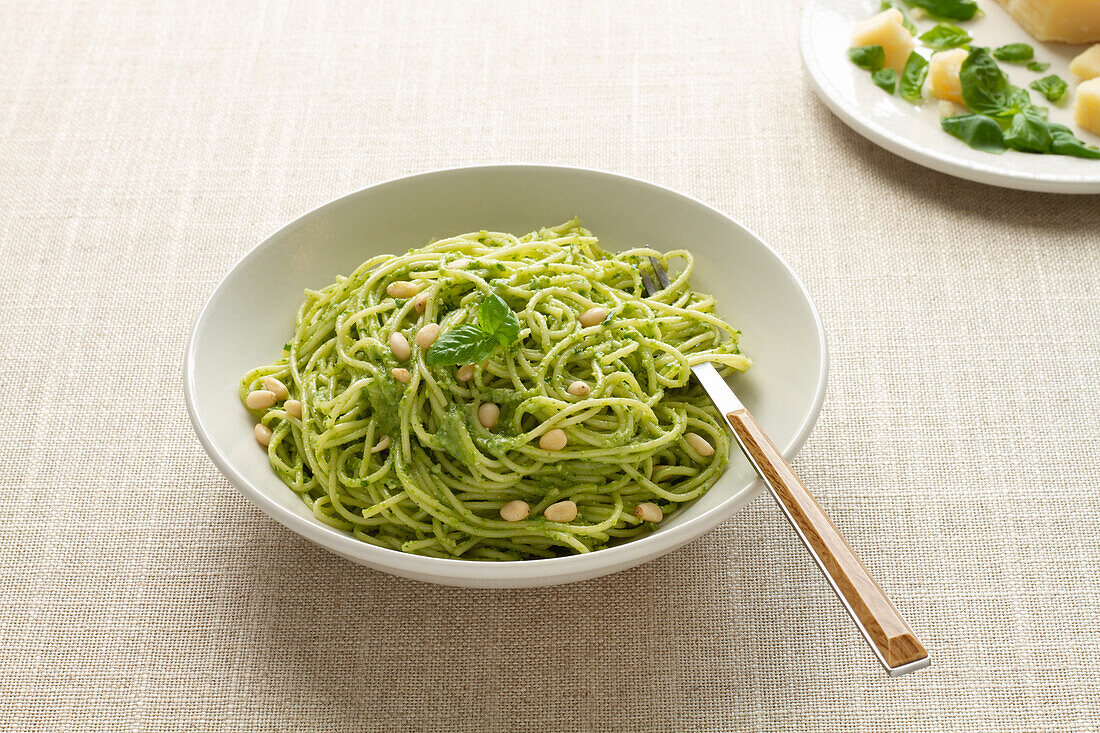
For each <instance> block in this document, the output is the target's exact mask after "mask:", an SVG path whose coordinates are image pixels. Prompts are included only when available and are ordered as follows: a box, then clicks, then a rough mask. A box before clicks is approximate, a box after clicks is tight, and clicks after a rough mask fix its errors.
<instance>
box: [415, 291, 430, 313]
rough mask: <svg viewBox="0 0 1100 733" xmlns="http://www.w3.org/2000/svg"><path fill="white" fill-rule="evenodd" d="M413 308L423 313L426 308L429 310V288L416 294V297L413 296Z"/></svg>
mask: <svg viewBox="0 0 1100 733" xmlns="http://www.w3.org/2000/svg"><path fill="white" fill-rule="evenodd" d="M413 308H415V309H416V312H417V313H423V312H424V311H425V310H427V308H428V291H427V290H425V291H424V292H423V293H417V294H416V297H415V298H413Z"/></svg>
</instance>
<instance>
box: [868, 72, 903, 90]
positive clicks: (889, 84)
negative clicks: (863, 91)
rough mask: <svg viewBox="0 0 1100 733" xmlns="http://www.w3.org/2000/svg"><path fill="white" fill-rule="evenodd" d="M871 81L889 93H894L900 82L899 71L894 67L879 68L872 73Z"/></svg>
mask: <svg viewBox="0 0 1100 733" xmlns="http://www.w3.org/2000/svg"><path fill="white" fill-rule="evenodd" d="M871 81H873V82H874V83H875V84H876V85H878V87H879V88H880V89H882V91H884V92H886V93H887V94H893V93H894V89H895V88H896V87H897V84H898V72H896V71H894V70H893V69H879V70H878V71H876V72H875V73H873V74H871Z"/></svg>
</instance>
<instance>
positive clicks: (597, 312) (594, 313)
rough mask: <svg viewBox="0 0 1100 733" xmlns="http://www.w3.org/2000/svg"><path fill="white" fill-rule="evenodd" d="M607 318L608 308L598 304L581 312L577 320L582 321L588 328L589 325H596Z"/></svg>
mask: <svg viewBox="0 0 1100 733" xmlns="http://www.w3.org/2000/svg"><path fill="white" fill-rule="evenodd" d="M605 318H607V308H601V307H599V306H596V307H595V308H589V309H588V310H586V311H585V312H584V313H581V315H580V317H579V318H577V320H578V321H580V322H581V325H582V326H584V327H585V328H588V327H589V326H595V325H596V324H597V323H603V319H605Z"/></svg>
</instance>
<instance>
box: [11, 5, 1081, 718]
mask: <svg viewBox="0 0 1100 733" xmlns="http://www.w3.org/2000/svg"><path fill="white" fill-rule="evenodd" d="M799 10H800V8H799V5H798V3H796V2H779V3H771V2H768V3H762V2H717V1H715V2H686V1H678V0H670V1H669V2H648V1H646V2H639V3H615V2H610V1H608V0H586V1H581V0H571V1H570V2H539V1H536V0H530V1H527V2H519V1H506V0H483V1H481V2H452V3H442V2H439V3H431V2H416V1H411V2H410V1H400V2H397V1H395V2H382V3H379V2H372V3H360V2H350V1H349V2H314V3H307V2H303V3H296V4H291V3H276V2H271V3H264V2H246V3H220V2H206V1H196V2H186V3H185V2H170V3H146V2H139V1H138V0H130V1H127V2H92V1H91V0H58V1H56V2H34V3H20V2H2V3H0V354H2V357H0V386H2V395H3V403H4V409H3V410H2V411H0V416H2V417H0V421H2V424H3V429H2V430H0V456H3V463H4V470H3V471H2V472H0V729H2V730H5V731H89V730H110V731H157V730H188V731H190V730H233V731H284V730H285V731H299V730H325V731H344V730H347V731H352V730H354V731H399V730H401V731H434V730H440V731H442V730H448V731H527V730H532V731H534V730H538V731H677V732H680V731H726V730H743V731H786V730H822V731H869V730H899V731H939V730H952V731H996V732H1001V731H1009V730H1011V731H1025V730H1026V731H1088V730H1097V729H1098V726H1100V723H1098V722H1097V721H1098V713H1097V711H1098V710H1100V682H1098V681H1097V676H1096V673H1095V670H1094V667H1095V665H1096V660H1097V659H1098V658H1100V494H1098V492H1097V486H1098V483H1100V427H1098V425H1100V423H1098V420H1097V417H1098V415H1100V388H1098V387H1097V385H1098V384H1100V328H1098V326H1100V197H1097V196H1086V197H1069V196H1053V195H1041V194H1030V193H1021V192H1014V191H1007V190H1000V189H995V188H989V187H984V186H980V185H977V184H973V183H968V182H965V181H961V180H957V179H954V178H950V177H947V176H944V175H941V174H938V173H935V172H932V171H929V170H925V169H923V168H920V167H918V166H915V165H912V164H910V163H908V162H906V161H904V160H901V159H900V158H897V157H895V156H893V155H891V154H890V153H887V152H885V151H883V150H881V149H879V148H877V147H875V146H873V145H871V144H870V143H868V142H866V141H865V140H863V139H862V138H860V137H859V136H858V135H856V134H855V133H853V132H851V131H850V130H849V129H848V128H846V127H845V126H844V125H843V124H842V123H840V122H839V121H838V120H836V119H835V118H834V117H833V116H832V115H831V114H830V113H829V112H828V111H827V110H826V108H825V107H824V106H823V105H822V104H821V103H820V102H819V101H818V100H817V99H816V98H815V97H814V95H813V93H812V91H811V89H810V88H809V85H808V83H807V81H806V79H805V77H804V74H803V71H802V68H801V62H800V60H799V57H798V53H797V50H796V49H797V29H798V20H799ZM509 161H527V162H549V163H563V164H572V165H582V166H588V167H595V168H602V169H607V170H612V171H617V172H622V173H626V174H630V175H635V176H639V177H642V178H645V179H649V180H652V181H655V182H657V183H660V184H663V185H666V186H670V187H672V188H675V189H678V190H682V191H684V192H686V193H688V194H691V195H693V196H696V197H698V198H700V199H702V200H703V201H706V202H708V203H710V204H712V205H714V206H715V207H717V208H718V209H720V210H722V211H724V212H727V213H728V214H730V215H732V216H733V217H735V218H737V219H739V220H740V221H742V222H743V223H745V224H746V225H747V226H748V227H749V228H751V229H752V230H754V231H755V232H757V233H758V234H760V235H761V237H762V238H763V239H764V240H765V241H767V242H768V243H770V245H771V246H772V247H774V248H775V249H776V250H777V251H778V252H779V253H780V254H781V255H782V256H783V257H784V258H786V259H787V260H788V261H789V262H790V264H791V265H792V267H793V268H794V270H795V271H796V272H797V273H799V275H800V276H801V277H802V278H803V279H804V280H805V282H806V284H807V287H808V288H809V290H810V292H811V294H812V295H813V297H814V298H815V300H816V302H817V304H818V306H819V308H820V310H821V314H822V318H823V320H824V323H825V326H826V330H827V332H828V338H829V346H830V349H831V356H832V362H831V366H832V369H831V377H830V385H829V391H828V396H827V400H826V403H825V407H824V411H823V412H822V415H821V420H820V422H819V423H818V425H817V427H816V429H815V431H814V433H813V435H812V436H811V438H810V440H809V442H808V443H807V444H806V446H805V448H804V449H803V451H802V453H801V454H800V456H799V457H798V459H797V461H796V468H797V469H798V470H799V471H800V472H801V473H802V475H803V477H804V478H805V480H806V481H807V483H808V484H809V485H810V486H811V487H814V489H815V490H816V492H817V493H818V495H819V497H820V500H821V501H822V503H823V504H824V505H825V507H826V509H827V510H828V511H829V512H830V513H831V514H832V516H833V518H834V520H835V521H836V523H837V524H838V525H839V526H840V527H841V528H843V530H844V531H845V533H846V535H847V536H848V538H849V539H850V541H851V542H852V543H853V545H855V546H856V547H857V548H858V549H859V550H860V552H861V553H862V555H863V556H864V559H865V561H866V562H867V564H868V565H869V566H870V567H871V569H872V570H873V571H874V572H875V574H876V575H877V577H878V578H879V579H880V580H881V582H882V584H883V585H884V587H885V588H886V589H887V591H888V592H889V593H890V594H891V595H892V596H893V597H894V598H895V599H896V601H897V603H898V605H899V606H900V607H901V608H902V610H903V611H904V612H905V613H906V615H907V616H908V617H909V618H910V619H911V620H912V622H913V625H914V626H915V628H916V629H917V631H918V633H919V634H920V636H921V637H922V639H923V640H924V641H925V643H926V644H927V645H928V647H929V648H930V649H931V651H932V653H933V655H934V658H935V662H934V666H933V667H932V668H931V669H930V670H927V671H924V672H920V673H918V674H914V675H909V676H907V677H903V678H900V679H897V680H888V679H886V678H885V677H884V675H883V674H882V672H881V670H880V669H879V668H878V665H877V663H876V662H875V661H874V659H873V657H872V656H871V654H870V652H869V651H868V650H867V648H866V647H865V645H864V643H863V641H862V640H861V639H860V637H859V635H858V633H857V632H856V630H855V628H854V627H853V625H852V624H851V623H850V621H849V620H848V618H847V617H846V615H845V614H844V611H843V610H842V608H841V606H840V604H839V603H838V602H837V600H836V599H835V597H834V596H833V594H832V592H831V591H830V590H829V589H828V587H827V585H826V584H825V582H824V580H823V579H822V578H821V577H820V575H819V573H818V571H817V570H816V568H815V567H814V566H813V564H812V563H811V562H810V560H809V559H808V557H807V555H806V553H805V552H804V550H803V548H802V547H801V546H800V545H799V543H798V541H797V539H796V538H795V537H794V535H793V534H792V532H791V531H790V529H789V528H788V526H787V525H786V523H785V522H784V520H783V519H782V517H781V515H780V514H779V512H778V510H777V509H776V508H775V507H774V506H773V505H772V504H771V503H770V502H769V501H768V500H767V499H766V498H759V499H757V500H756V501H755V502H754V503H753V504H752V505H750V506H749V507H748V508H747V509H745V510H744V511H742V512H740V513H739V514H738V515H736V516H735V517H734V518H733V519H731V520H730V521H728V522H726V523H725V524H723V525H722V526H721V527H719V528H718V529H717V530H716V531H714V532H713V533H711V534H709V535H708V536H706V537H705V538H703V539H701V540H699V541H697V542H695V543H693V544H691V545H689V546H688V547H686V548H684V549H681V550H679V551H677V552H675V553H673V554H671V555H669V556H667V557H664V558H662V559H660V560H657V561H654V562H651V563H649V564H647V565H644V566H642V567H640V568H637V569H635V570H631V571H628V572H624V573H621V574H618V575H614V576H611V577H606V578H603V579H599V580H595V581H590V582H586V583H581V584H577V585H569V586H563V587H556V588H547V589H534V590H522V591H519V590H516V591H487V590H463V589H455V588H442V587H434V586H430V585H424V584H419V583H415V582H410V581H405V580H401V579H398V578H394V577H390V576H388V575H385V574H382V573H379V572H375V571H372V570H368V569H366V568H363V567H359V566H357V565H354V564H352V563H349V562H347V561H345V560H343V559H341V558H339V557H336V556H334V555H331V554H329V553H328V552H326V551H324V550H321V549H319V548H317V547H315V546H313V545H312V544H310V543H308V542H306V541H305V540H303V539H300V538H299V537H297V536H296V535H294V534H292V533H290V532H289V531H288V530H285V529H284V528H282V527H281V526H279V525H277V524H276V523H275V522H273V521H271V520H269V519H268V518H267V517H266V516H264V515H263V514H262V513H261V512H259V511H258V510H257V509H255V508H253V507H252V506H251V505H250V504H248V503H247V502H246V501H245V500H244V499H243V498H242V497H241V496H240V495H239V494H238V493H237V492H236V491H234V490H233V489H232V487H231V486H230V485H229V483H228V482H227V481H226V480H225V479H224V478H223V477H222V476H221V475H220V474H219V473H218V472H217V471H216V470H215V468H214V466H213V464H212V463H211V462H210V461H209V460H208V459H207V457H206V455H205V454H204V453H203V451H202V449H201V447H200V445H199V443H198V441H197V439H196V438H195V436H194V434H193V432H192V429H191V426H190V424H189V421H188V419H187V416H186V412H185V409H184V406H183V399H182V387H181V378H180V375H181V362H182V355H183V349H184V343H185V340H186V337H187V334H188V331H189V329H190V326H191V324H192V323H193V321H194V319H195V317H196V315H197V313H198V310H199V308H200V307H201V305H202V303H203V302H204V299H205V298H206V297H207V295H209V293H210V292H211V291H212V289H213V288H214V286H215V284H216V283H217V282H218V280H219V278H220V277H221V276H222V275H223V274H224V273H225V272H226V271H227V270H228V269H229V268H230V267H231V266H232V265H233V263H234V262H236V261H237V259H238V258H239V257H241V255H242V254H244V253H245V252H246V251H247V250H248V249H249V248H250V247H252V246H253V245H254V244H255V243H256V242H258V241H259V240H260V239H262V238H263V237H264V236H266V235H267V234H268V233H269V232H271V231H273V230H274V229H275V228H277V227H278V226H280V225H281V224H282V223H283V222H286V221H288V220H289V219H291V218H293V217H295V216H297V215H298V214H300V213H302V212H305V211H307V210H309V209H311V208H313V207H314V206H316V205H319V204H321V203H323V202H325V201H327V200H329V199H330V198H332V197H334V196H337V195H339V194H342V193H346V192H348V191H352V190H355V189H358V188H361V187H363V186H365V185H369V184H371V183H375V182H378V181H381V180H385V179H388V178H392V177H395V176H399V175H404V174H408V173H413V172H418V171H424V170H429V169H433V168H439V167H446V166H455V165H464V164H475V163H488V162H509Z"/></svg>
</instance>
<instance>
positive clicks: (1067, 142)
mask: <svg viewBox="0 0 1100 733" xmlns="http://www.w3.org/2000/svg"><path fill="white" fill-rule="evenodd" d="M1047 129H1048V130H1049V131H1050V137H1051V140H1052V142H1051V145H1050V152H1052V153H1054V154H1055V155H1071V156H1073V157H1075V158H1095V159H1100V148H1095V147H1093V146H1091V145H1086V144H1085V143H1084V141H1082V140H1078V139H1077V137H1076V136H1074V134H1073V131H1072V130H1070V129H1069V128H1068V127H1066V126H1065V125H1056V124H1053V123H1050V122H1048V123H1047Z"/></svg>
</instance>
